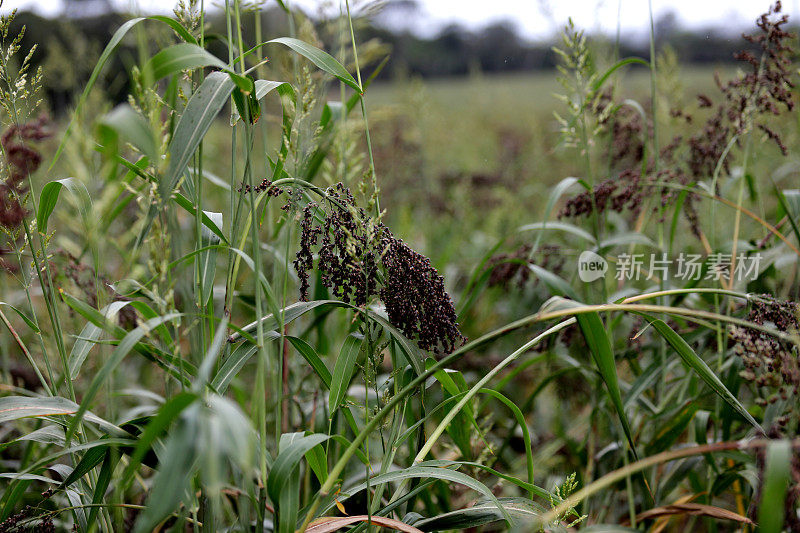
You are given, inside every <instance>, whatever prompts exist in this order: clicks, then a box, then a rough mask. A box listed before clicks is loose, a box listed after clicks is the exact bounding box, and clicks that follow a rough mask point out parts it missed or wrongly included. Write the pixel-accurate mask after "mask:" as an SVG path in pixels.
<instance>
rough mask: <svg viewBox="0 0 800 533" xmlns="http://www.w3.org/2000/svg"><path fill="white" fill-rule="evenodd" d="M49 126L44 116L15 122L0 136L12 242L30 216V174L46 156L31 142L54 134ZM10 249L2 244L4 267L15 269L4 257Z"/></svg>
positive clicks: (0, 209)
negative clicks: (27, 204)
mask: <svg viewBox="0 0 800 533" xmlns="http://www.w3.org/2000/svg"><path fill="white" fill-rule="evenodd" d="M46 126H47V119H45V118H44V117H43V116H42V117H40V118H38V119H37V120H34V121H31V122H28V123H25V124H21V125H13V126H11V127H9V128H8V129H7V130H6V131H5V132H4V133H3V135H2V136H0V147H2V150H0V151H2V161H0V228H1V229H2V230H3V232H4V233H5V234H6V235H7V237H8V238H9V239H10V240H11V242H13V241H16V240H17V239H18V238H19V233H20V232H19V228H20V225H21V224H22V222H23V220H25V217H26V216H27V215H28V210H27V209H26V208H25V205H24V201H25V196H26V195H27V193H28V176H29V175H30V174H32V173H33V172H35V171H36V170H37V169H38V168H39V166H40V165H41V164H42V155H41V154H40V153H39V152H38V151H37V150H36V149H34V148H33V147H31V143H32V142H36V141H41V140H43V139H46V138H47V137H50V135H51V132H50V131H49V130H47V129H46ZM9 252H10V250H9V249H8V248H7V247H5V246H2V245H0V268H5V269H7V270H15V269H16V265H13V264H12V263H9V262H8V261H6V260H4V259H3V256H4V255H6V254H8V253H9Z"/></svg>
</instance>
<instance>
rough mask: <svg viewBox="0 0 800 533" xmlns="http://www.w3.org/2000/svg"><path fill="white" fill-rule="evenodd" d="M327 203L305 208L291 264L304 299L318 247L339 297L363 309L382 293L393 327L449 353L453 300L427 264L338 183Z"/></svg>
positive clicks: (455, 333) (455, 334)
mask: <svg viewBox="0 0 800 533" xmlns="http://www.w3.org/2000/svg"><path fill="white" fill-rule="evenodd" d="M326 203H327V205H328V206H329V208H328V209H327V210H326V209H324V208H323V206H321V205H318V204H314V203H311V204H308V205H307V206H306V207H305V208H304V209H303V212H302V215H301V222H300V248H299V249H298V251H297V255H296V257H295V260H294V267H295V270H296V271H297V273H298V276H299V278H300V296H301V298H302V299H303V300H307V299H308V290H309V287H310V282H309V272H310V271H311V270H313V268H314V249H315V248H318V252H317V256H318V259H319V260H318V269H319V273H320V279H321V281H322V284H323V285H325V287H327V288H328V289H329V290H331V291H332V292H333V294H334V295H335V296H336V297H337V298H340V299H342V300H343V301H345V302H347V303H353V304H355V305H357V306H364V305H366V304H367V303H368V302H369V300H370V299H371V298H373V297H376V296H380V298H381V299H382V300H383V302H384V304H385V305H386V312H387V314H388V315H389V322H390V323H391V324H392V325H394V326H395V327H396V328H398V329H399V330H400V331H401V332H403V334H405V335H406V336H408V337H409V338H413V339H415V340H416V341H417V344H418V345H419V347H420V348H422V349H423V350H432V351H435V352H437V353H447V352H450V351H452V350H453V349H454V348H455V347H456V346H457V345H459V344H460V343H462V342H463V341H464V337H463V336H462V335H461V333H460V331H459V330H458V323H457V322H456V312H455V308H454V307H453V302H452V300H451V299H450V296H449V295H448V294H447V291H445V288H444V280H443V278H442V276H440V275H439V273H438V272H437V271H436V269H435V268H433V266H431V264H430V260H429V259H428V258H427V257H425V256H424V255H422V254H419V253H417V252H415V251H414V250H412V249H411V248H409V247H408V246H407V245H406V244H405V243H404V242H403V241H402V240H400V239H397V238H395V237H394V236H393V235H392V233H391V231H390V230H389V229H388V228H387V227H386V226H384V225H383V224H382V223H380V222H376V221H375V220H374V219H372V218H371V217H370V216H369V215H367V213H366V211H365V210H364V209H363V208H361V207H358V206H357V205H356V202H355V199H354V198H353V195H352V193H351V192H350V190H349V189H347V188H346V187H345V186H344V185H342V184H341V183H340V184H337V185H336V186H334V187H330V188H329V189H328V190H327V191H326ZM381 266H382V267H383V271H384V275H383V276H382V279H381V275H380V272H379V270H380V267H381Z"/></svg>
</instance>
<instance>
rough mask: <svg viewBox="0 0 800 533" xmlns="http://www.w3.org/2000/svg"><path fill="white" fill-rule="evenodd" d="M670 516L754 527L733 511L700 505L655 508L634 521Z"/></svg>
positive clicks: (681, 504)
mask: <svg viewBox="0 0 800 533" xmlns="http://www.w3.org/2000/svg"><path fill="white" fill-rule="evenodd" d="M671 515H693V516H708V517H711V518H719V519H721V520H734V521H736V522H741V523H743V524H750V525H754V524H753V521H752V520H750V519H749V518H747V517H746V516H742V515H740V514H738V513H734V512H733V511H728V510H727V509H722V508H721V507H714V506H713V505H703V504H701V503H673V504H671V505H665V506H663V507H656V508H654V509H649V510H647V511H644V512H643V513H639V514H638V515H637V516H636V521H637V522H638V521H639V520H647V519H649V518H658V517H662V516H671Z"/></svg>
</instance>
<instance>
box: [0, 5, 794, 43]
mask: <svg viewBox="0 0 800 533" xmlns="http://www.w3.org/2000/svg"><path fill="white" fill-rule="evenodd" d="M110 1H111V2H112V4H113V5H115V6H118V7H120V8H122V9H125V8H129V9H130V8H131V7H133V8H134V9H135V10H138V11H143V12H151V11H161V12H169V11H170V10H171V6H172V5H173V4H174V3H175V2H173V1H171V0H110ZM222 1H223V0H206V4H207V5H208V4H220V3H222ZM418 1H419V4H420V5H421V8H422V10H421V13H420V15H419V16H418V17H416V18H414V19H408V20H407V22H408V23H409V24H414V27H415V28H423V29H424V30H427V31H426V33H428V32H430V31H435V30H436V29H438V28H440V27H441V26H443V25H444V24H447V23H449V22H460V23H462V24H465V25H468V26H470V27H481V26H483V25H485V24H486V23H488V22H491V21H493V20H497V19H506V20H509V19H510V20H512V21H514V22H515V23H516V24H517V25H518V26H519V28H520V29H521V30H522V31H523V33H524V34H525V35H527V36H529V37H544V36H548V35H552V34H553V33H554V32H556V31H558V30H559V29H560V28H561V27H563V25H564V23H565V22H566V20H567V17H570V16H571V17H572V18H573V20H574V21H575V23H576V24H577V25H578V26H579V27H582V28H586V29H589V30H602V31H606V32H609V33H613V32H615V31H616V28H617V21H618V20H619V22H620V25H621V28H622V30H623V31H626V32H635V33H637V34H639V33H642V32H644V31H645V30H646V28H647V24H648V22H647V21H648V2H647V0H491V1H486V0H418ZM772 1H773V0H652V2H653V10H654V12H655V14H656V17H658V16H659V15H660V14H663V13H665V12H667V11H670V10H672V11H674V12H675V13H676V14H677V15H678V18H679V20H680V21H681V22H682V23H683V24H685V25H687V26H691V27H699V28H702V27H708V26H714V27H717V28H727V29H735V30H737V31H738V30H740V29H741V28H743V27H749V26H751V25H752V23H753V21H754V20H755V19H756V17H757V16H758V15H759V14H760V13H762V12H763V11H765V10H766V9H767V8H768V7H769V5H770V4H771V3H772ZM269 3H270V2H269V1H267V2H266V5H268V4H269ZM287 3H293V4H295V5H301V6H304V7H309V8H312V9H313V8H314V7H316V6H318V5H319V4H320V0H287ZM326 3H332V2H331V0H327V2H326ZM333 3H335V0H334V2H333ZM14 7H19V8H33V9H35V10H37V11H39V12H40V13H43V14H51V15H56V14H58V13H59V12H60V10H61V0H4V3H3V7H2V11H8V10H9V9H11V8H14ZM784 11H785V12H787V13H789V14H790V15H794V16H795V17H797V15H800V0H785V1H784ZM793 18H794V17H793ZM797 18H800V17H797Z"/></svg>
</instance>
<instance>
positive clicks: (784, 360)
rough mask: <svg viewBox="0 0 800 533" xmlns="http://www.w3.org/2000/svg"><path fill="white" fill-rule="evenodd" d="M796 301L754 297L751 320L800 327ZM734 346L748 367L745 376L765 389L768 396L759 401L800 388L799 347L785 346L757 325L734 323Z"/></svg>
mask: <svg viewBox="0 0 800 533" xmlns="http://www.w3.org/2000/svg"><path fill="white" fill-rule="evenodd" d="M799 311H800V305H798V304H797V303H796V302H788V301H781V300H776V299H775V298H773V297H771V296H767V295H763V296H760V297H759V299H757V300H754V301H753V304H752V308H751V309H750V312H749V313H748V316H747V320H748V321H750V322H753V323H754V324H759V325H768V326H771V327H774V328H775V329H777V330H778V331H783V332H789V333H791V332H797V331H798V330H800V324H799V323H798V312H799ZM730 334H731V339H732V340H733V341H734V342H735V344H734V347H733V350H734V353H735V354H736V355H738V356H739V357H741V358H742V363H743V364H744V370H743V371H742V372H741V376H742V377H743V378H744V379H746V380H748V381H750V382H751V383H753V384H754V385H755V386H757V387H758V388H759V389H760V392H765V393H766V394H765V396H766V397H760V398H758V399H757V400H756V401H757V402H758V403H759V404H760V405H766V404H768V403H775V402H776V401H778V399H779V398H780V399H783V400H786V399H788V398H789V395H790V394H791V395H794V396H797V394H798V392H800V361H798V355H797V352H796V350H795V349H793V348H791V347H787V346H785V344H784V343H782V342H780V341H779V340H777V339H775V338H774V337H772V336H770V335H767V334H765V333H761V332H760V331H756V330H753V329H748V328H744V327H738V326H737V327H732V328H731V332H730Z"/></svg>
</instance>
